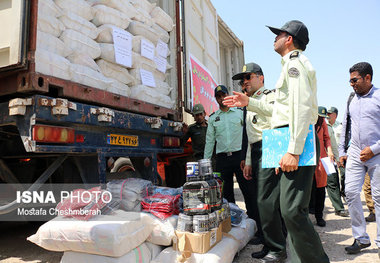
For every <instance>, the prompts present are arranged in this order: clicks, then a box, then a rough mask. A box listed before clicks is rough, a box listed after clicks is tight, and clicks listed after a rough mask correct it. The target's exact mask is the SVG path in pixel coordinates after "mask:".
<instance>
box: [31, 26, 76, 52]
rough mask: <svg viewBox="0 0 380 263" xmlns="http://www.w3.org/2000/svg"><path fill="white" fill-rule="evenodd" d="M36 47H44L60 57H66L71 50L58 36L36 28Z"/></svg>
mask: <svg viewBox="0 0 380 263" xmlns="http://www.w3.org/2000/svg"><path fill="white" fill-rule="evenodd" d="M37 49H44V50H46V51H49V52H51V53H54V54H57V55H60V56H62V57H67V56H68V55H70V54H71V53H72V50H71V49H70V48H69V47H67V46H66V45H65V43H63V41H62V40H60V39H59V38H58V37H55V36H53V35H51V34H48V33H45V32H42V31H40V30H37Z"/></svg>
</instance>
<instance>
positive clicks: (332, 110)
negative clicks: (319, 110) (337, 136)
mask: <svg viewBox="0 0 380 263" xmlns="http://www.w3.org/2000/svg"><path fill="white" fill-rule="evenodd" d="M327 113H336V115H338V109H337V108H335V107H331V108H330V109H329V110H328V111H327Z"/></svg>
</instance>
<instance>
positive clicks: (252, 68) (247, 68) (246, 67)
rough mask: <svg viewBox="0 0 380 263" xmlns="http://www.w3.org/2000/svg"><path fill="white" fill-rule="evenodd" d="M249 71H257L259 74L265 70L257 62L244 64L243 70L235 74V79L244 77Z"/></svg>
mask: <svg viewBox="0 0 380 263" xmlns="http://www.w3.org/2000/svg"><path fill="white" fill-rule="evenodd" d="M247 73H256V74H257V75H264V74H263V70H262V69H261V67H260V66H259V65H257V64H256V63H253V62H252V63H248V64H245V65H244V66H243V70H242V72H240V73H238V74H236V75H234V76H233V77H232V79H233V80H238V79H243V78H244V76H245V75H246V74H247Z"/></svg>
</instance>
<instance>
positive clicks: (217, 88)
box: [214, 85, 228, 97]
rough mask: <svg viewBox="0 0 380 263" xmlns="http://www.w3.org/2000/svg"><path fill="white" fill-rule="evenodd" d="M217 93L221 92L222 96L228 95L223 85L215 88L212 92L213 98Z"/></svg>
mask: <svg viewBox="0 0 380 263" xmlns="http://www.w3.org/2000/svg"><path fill="white" fill-rule="evenodd" d="M219 91H221V92H223V93H224V94H228V89H227V87H226V86H224V85H218V86H216V88H215V90H214V96H215V97H216V93H218V92H219Z"/></svg>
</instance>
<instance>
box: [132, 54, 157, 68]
mask: <svg viewBox="0 0 380 263" xmlns="http://www.w3.org/2000/svg"><path fill="white" fill-rule="evenodd" d="M132 68H134V69H138V68H143V69H145V70H148V71H151V72H153V71H155V70H156V63H154V61H153V60H150V59H149V58H146V57H143V56H141V55H140V54H138V53H136V52H132Z"/></svg>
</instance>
